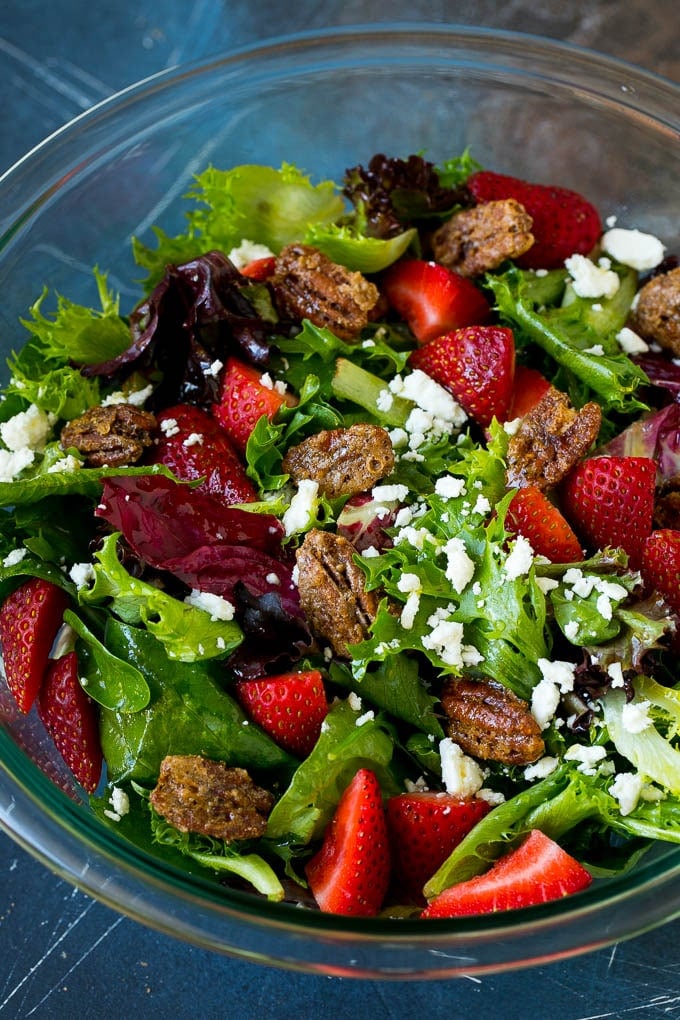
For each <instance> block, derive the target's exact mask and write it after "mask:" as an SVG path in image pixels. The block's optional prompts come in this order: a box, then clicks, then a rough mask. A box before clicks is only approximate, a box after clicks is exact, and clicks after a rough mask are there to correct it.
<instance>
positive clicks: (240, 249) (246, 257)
mask: <svg viewBox="0 0 680 1020" xmlns="http://www.w3.org/2000/svg"><path fill="white" fill-rule="evenodd" d="M273 254H274V252H273V251H270V250H269V248H268V247H267V245H266V244H258V243H257V241H249V240H248V239H247V238H244V239H243V240H242V241H241V243H240V244H239V245H237V246H236V247H235V248H232V249H231V251H230V252H229V254H228V256H227V257H228V259H229V261H230V262H233V263H234V265H235V266H236V268H237V269H238V270H239V271H240V270H241V269H245V268H246V266H247V265H249V264H250V263H251V262H255V260H256V259H269V258H271V257H272V256H273Z"/></svg>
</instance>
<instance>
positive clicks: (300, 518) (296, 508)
mask: <svg viewBox="0 0 680 1020" xmlns="http://www.w3.org/2000/svg"><path fill="white" fill-rule="evenodd" d="M318 493H319V483H318V482H315V481H313V480H312V479H311V478H302V479H300V481H299V482H298V487H297V492H296V493H295V495H294V496H293V498H292V499H291V501H290V506H289V507H288V509H287V510H286V512H285V513H284V515H283V518H282V523H283V527H284V530H285V532H286V537H290V536H291V535H294V534H295V533H296V532H298V531H304V529H305V528H306V527H308V526H309V524H310V521H311V519H312V515H313V514H314V512H315V510H316V501H317V496H318Z"/></svg>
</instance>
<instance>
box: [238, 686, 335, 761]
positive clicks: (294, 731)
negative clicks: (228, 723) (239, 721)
mask: <svg viewBox="0 0 680 1020" xmlns="http://www.w3.org/2000/svg"><path fill="white" fill-rule="evenodd" d="M236 696H237V698H238V700H239V701H240V703H241V704H242V705H243V707H244V709H245V710H246V711H247V712H248V714H249V715H250V717H251V718H252V719H253V720H254V721H255V722H256V723H257V724H258V726H260V727H261V728H262V729H263V730H265V732H266V733H268V734H269V736H270V737H272V738H273V739H274V740H275V741H276V742H277V744H280V745H281V747H283V748H285V750H286V751H290V752H291V753H292V754H296V755H299V757H300V758H305V757H306V756H307V755H308V754H309V753H310V751H311V750H312V748H313V747H314V745H315V743H316V742H317V740H318V739H319V733H320V732H321V723H322V722H323V721H324V719H325V718H326V714H327V712H328V702H327V701H326V693H325V691H324V686H323V681H322V679H321V673H319V672H318V670H315V669H312V670H308V671H307V672H303V673H282V674H280V675H279V676H267V677H263V678H262V679H261V680H239V682H238V683H237V684H236Z"/></svg>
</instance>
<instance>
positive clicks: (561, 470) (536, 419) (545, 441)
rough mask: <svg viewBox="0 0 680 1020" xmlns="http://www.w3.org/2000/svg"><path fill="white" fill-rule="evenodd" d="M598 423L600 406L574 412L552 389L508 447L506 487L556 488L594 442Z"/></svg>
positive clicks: (590, 404)
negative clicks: (533, 486)
mask: <svg viewBox="0 0 680 1020" xmlns="http://www.w3.org/2000/svg"><path fill="white" fill-rule="evenodd" d="M601 421H602V411H601V409H600V406H599V404H596V403H594V402H591V403H588V404H585V405H584V406H583V407H582V408H581V409H580V410H579V411H577V410H576V409H575V408H574V407H572V405H571V402H570V400H569V398H568V397H567V395H566V394H565V393H562V392H561V391H560V390H558V389H556V388H555V387H554V386H551V387H550V389H549V390H548V391H547V393H546V394H545V395H544V396H543V397H542V399H541V400H539V402H538V404H536V406H535V407H533V408H532V409H531V410H530V411H529V412H528V413H527V414H526V415H525V416H524V418H523V419H522V422H521V424H520V427H519V429H518V430H517V432H516V433H515V435H514V436H513V437H512V438H511V440H510V442H509V443H508V454H507V460H506V463H507V470H506V481H507V484H508V486H509V487H514V486H517V487H518V488H521V487H523V486H525V485H535V486H536V487H537V488H539V489H549V488H551V487H552V486H554V485H557V483H558V482H560V481H561V480H562V479H563V478H564V477H565V475H567V474H568V473H569V471H570V469H571V468H572V467H573V466H574V464H576V463H577V462H578V461H579V460H581V458H582V457H583V456H585V454H586V453H587V452H588V450H589V449H590V447H591V445H592V444H593V443H594V442H595V440H596V439H597V435H598V433H599V431H600V423H601Z"/></svg>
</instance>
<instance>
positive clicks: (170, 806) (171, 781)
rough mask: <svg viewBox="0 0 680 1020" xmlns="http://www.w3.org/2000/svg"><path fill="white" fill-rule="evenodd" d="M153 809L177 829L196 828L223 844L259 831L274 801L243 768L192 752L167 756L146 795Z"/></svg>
mask: <svg viewBox="0 0 680 1020" xmlns="http://www.w3.org/2000/svg"><path fill="white" fill-rule="evenodd" d="M150 799H151V804H152V806H153V808H154V809H155V810H156V811H157V812H158V814H159V815H162V816H163V818H165V819H166V820H167V821H168V822H170V824H171V825H174V826H175V828H176V829H179V830H180V832H200V833H202V834H203V835H206V836H214V837H215V838H216V839H224V840H226V841H227V842H228V843H229V842H231V841H232V840H235V839H256V838H258V837H259V836H262V835H264V831H265V829H266V827H267V818H268V816H269V812H270V811H271V809H272V807H273V805H274V797H273V795H272V794H271V793H270V792H269V791H268V790H263V789H262V788H261V787H260V786H256V785H255V783H254V782H253V781H252V779H251V778H250V776H249V775H248V773H247V772H246V770H245V769H241V768H229V766H227V765H225V763H224V762H222V761H212V760H211V759H209V758H202V757H201V756H200V755H195V754H186V755H184V754H172V755H167V756H166V757H165V758H164V759H163V761H162V762H161V768H160V775H159V777H158V784H157V785H156V787H155V789H154V790H153V792H152V793H151V798H150Z"/></svg>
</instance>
